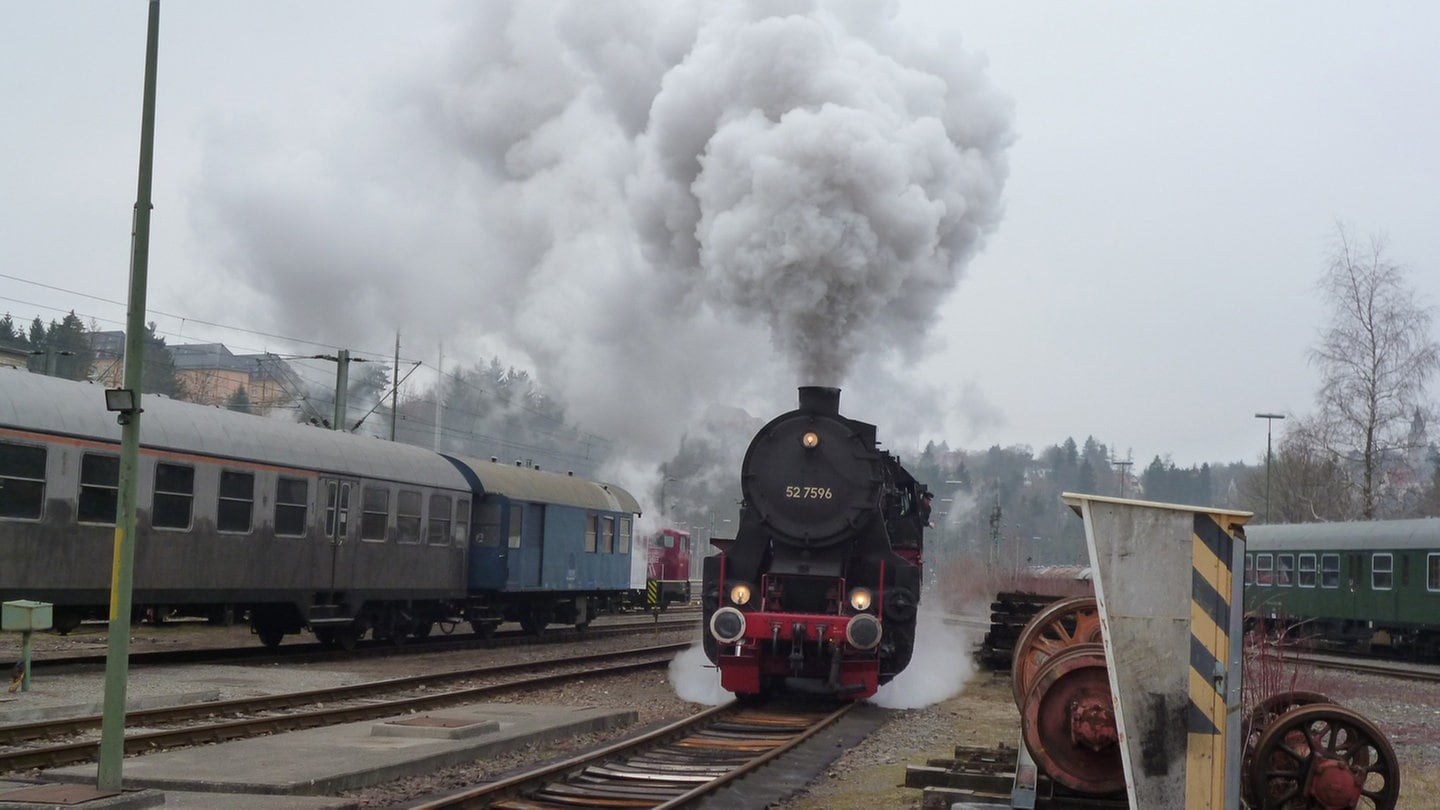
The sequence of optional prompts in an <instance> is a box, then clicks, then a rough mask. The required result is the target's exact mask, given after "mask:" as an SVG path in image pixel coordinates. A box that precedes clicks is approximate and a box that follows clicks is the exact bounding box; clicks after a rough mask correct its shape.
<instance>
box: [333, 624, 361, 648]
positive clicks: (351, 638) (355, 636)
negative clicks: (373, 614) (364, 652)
mask: <svg viewBox="0 0 1440 810" xmlns="http://www.w3.org/2000/svg"><path fill="white" fill-rule="evenodd" d="M363 635H365V628H364V627H363V626H361V625H360V620H359V619H356V620H355V621H354V622H352V623H351V624H347V625H345V626H343V627H337V628H335V643H336V644H338V645H339V646H340V649H342V650H344V651H345V652H355V647H356V645H358V644H359V643H360V637H361V636H363Z"/></svg>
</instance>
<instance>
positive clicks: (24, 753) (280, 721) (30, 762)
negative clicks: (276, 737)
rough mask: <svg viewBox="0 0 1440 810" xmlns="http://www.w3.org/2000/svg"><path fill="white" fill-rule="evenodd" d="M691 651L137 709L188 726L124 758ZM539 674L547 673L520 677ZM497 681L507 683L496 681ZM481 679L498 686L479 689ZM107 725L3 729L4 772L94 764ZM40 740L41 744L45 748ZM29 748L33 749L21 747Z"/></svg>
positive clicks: (412, 708)
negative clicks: (96, 734)
mask: <svg viewBox="0 0 1440 810" xmlns="http://www.w3.org/2000/svg"><path fill="white" fill-rule="evenodd" d="M688 646H690V644H689V642H685V643H677V644H662V645H657V646H651V647H642V648H636V649H630V650H621V651H615V652H608V653H598V654H595V655H589V656H568V657H566V658H562V659H552V660H548V661H530V662H523V663H515V664H500V665H492V666H486V667H479V668H473V669H465V670H456V671H452V672H442V673H432V674H427V675H417V676H412V677H406V678H391V679H387V680H382V681H371V682H367V683H360V684H351V685H348V686H339V687H331V688H326V689H315V690H309V691H305V692H295V693H289V694H280V695H269V696H263V697H255V698H242V699H238V700H230V701H223V702H209V703H194V704H188V705H185V706H174V707H170V708H163V709H147V710H142V711H134V712H129V713H127V714H126V715H125V725H126V727H127V728H146V727H148V728H154V727H156V726H165V725H177V724H183V725H182V727H180V728H173V729H161V730H154V731H137V732H135V733H127V734H126V736H125V752H126V753H127V754H129V753H138V752H142V751H143V752H154V751H160V750H164V749H167V748H176V747H180V746H188V745H198V744H202V743H214V742H223V741H226V740H234V739H240V738H243V737H253V736H259V735H264V734H274V733H277V732H283V731H296V730H299V729H305V728H315V727H318V726H326V725H335V724H338V723H350V722H355V721H359V720H370V719H376V718H382V717H391V716H394V715H398V714H404V713H407V712H416V711H428V710H431V709H435V708H438V707H442V706H452V705H456V704H462V703H470V702H475V701H480V700H487V699H490V698H493V697H494V696H495V695H497V694H500V693H504V692H509V691H514V690H519V689H526V688H534V687H539V686H546V685H550V684H554V683H558V682H563V681H566V680H570V679H574V678H578V677H593V676H596V675H602V674H616V673H624V672H631V671H635V670H640V669H648V668H654V667H664V666H667V665H668V664H669V662H670V659H671V658H673V657H674V656H675V654H676V653H678V652H679V651H681V650H684V649H685V648H687V647H688ZM536 669H542V670H548V672H544V673H543V674H534V675H528V676H525V677H514V676H515V675H517V674H519V673H529V672H533V671H534V670H536ZM497 678H498V679H500V680H498V681H496V680H495V679H497ZM480 680H484V681H491V682H488V683H484V684H480V685H476V684H475V683H474V682H475V681H480ZM436 690H439V691H436ZM397 695H399V696H398V697H397ZM100 723H101V718H100V716H99V715H89V716H85V717H77V718H73V719H69V720H46V721H42V722H36V723H23V724H16V725H7V726H0V748H3V749H9V750H0V772H6V771H16V770H23V769H28V768H44V767H57V766H60V765H69V764H74V763H79V762H89V761H93V760H94V759H95V758H96V757H97V756H98V754H99V748H100V745H99V741H98V740H94V739H89V737H90V736H93V732H95V731H97V730H98V729H99V728H100ZM74 735H85V736H86V737H87V739H84V740H79V741H73V740H66V741H59V740H62V739H63V738H66V737H71V736H74ZM36 741H39V744H38V745H36V744H35V742H36ZM22 743H31V744H30V745H28V746H26V747H23V748H17V747H16V746H18V745H20V744H22Z"/></svg>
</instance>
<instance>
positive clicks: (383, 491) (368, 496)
mask: <svg viewBox="0 0 1440 810" xmlns="http://www.w3.org/2000/svg"><path fill="white" fill-rule="evenodd" d="M388 528H390V490H389V488H387V487H382V486H374V485H367V486H366V487H365V490H364V491H363V492H362V493H361V495H360V539H361V540H369V541H371V542H377V543H383V542H385V530H386V529H388Z"/></svg>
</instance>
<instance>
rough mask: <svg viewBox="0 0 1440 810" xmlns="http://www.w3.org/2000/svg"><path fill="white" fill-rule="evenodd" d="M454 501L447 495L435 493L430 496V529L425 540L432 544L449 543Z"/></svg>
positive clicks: (446, 544)
mask: <svg viewBox="0 0 1440 810" xmlns="http://www.w3.org/2000/svg"><path fill="white" fill-rule="evenodd" d="M454 503H455V502H454V501H452V500H451V499H450V496H449V495H441V494H439V493H436V494H434V495H431V496H430V524H429V526H430V530H429V532H427V533H426V535H425V542H427V543H429V544H430V545H432V546H448V545H450V524H451V523H452V522H453V519H452V516H453V515H454V513H455V506H454Z"/></svg>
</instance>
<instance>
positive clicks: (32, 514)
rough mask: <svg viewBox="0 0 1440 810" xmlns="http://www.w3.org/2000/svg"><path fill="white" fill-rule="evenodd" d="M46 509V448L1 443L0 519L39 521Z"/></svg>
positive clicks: (112, 514)
mask: <svg viewBox="0 0 1440 810" xmlns="http://www.w3.org/2000/svg"><path fill="white" fill-rule="evenodd" d="M44 507H45V448H44V447H43V446H39V445H31V444H13V443H11V442H0V517H7V518H19V519H21V520H39V519H40V513H41V511H42V510H43V509H44ZM110 517H111V519H112V520H113V519H114V517H115V515H114V513H111V515H110Z"/></svg>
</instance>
